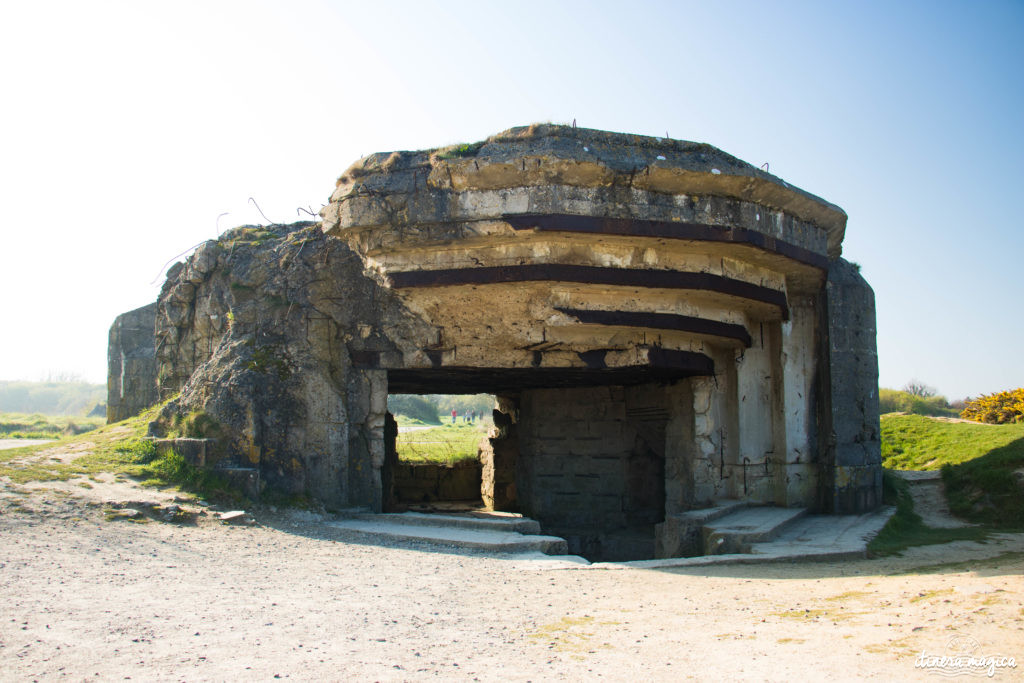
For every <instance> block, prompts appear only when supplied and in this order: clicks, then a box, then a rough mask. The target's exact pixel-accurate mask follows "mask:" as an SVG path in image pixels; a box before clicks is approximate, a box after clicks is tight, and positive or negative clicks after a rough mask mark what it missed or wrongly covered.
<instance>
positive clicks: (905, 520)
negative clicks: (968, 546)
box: [868, 472, 991, 557]
mask: <svg viewBox="0 0 1024 683" xmlns="http://www.w3.org/2000/svg"><path fill="white" fill-rule="evenodd" d="M882 498H883V501H884V502H885V504H886V505H895V506H896V513H895V514H894V515H893V516H892V517H891V518H890V519H889V521H888V523H887V524H886V525H885V527H883V528H882V530H881V531H880V532H878V535H877V536H875V537H874V538H873V539H872V540H871V542H870V543H868V553H869V554H870V555H871V556H872V557H882V556H885V555H894V554H896V553H899V552H901V551H903V550H906V549H907V548H910V547H913V546H919V545H933V544H935V543H949V542H950V541H981V540H984V539H986V538H987V537H988V535H989V533H991V531H990V530H989V529H987V528H985V527H960V528H956V529H933V528H932V527H929V526H926V525H925V524H924V522H923V521H921V517H920V516H919V515H918V514H917V513H916V512H914V501H913V499H912V498H911V496H910V485H909V484H907V482H905V481H903V480H902V479H900V478H899V477H897V476H896V475H894V474H891V473H889V472H885V473H884V474H883V476H882Z"/></svg>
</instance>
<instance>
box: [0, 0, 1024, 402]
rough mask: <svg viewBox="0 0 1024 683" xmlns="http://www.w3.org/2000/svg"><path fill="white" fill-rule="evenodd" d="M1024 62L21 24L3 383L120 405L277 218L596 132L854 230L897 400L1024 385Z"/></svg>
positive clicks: (234, 12)
mask: <svg viewBox="0 0 1024 683" xmlns="http://www.w3.org/2000/svg"><path fill="white" fill-rule="evenodd" d="M1022 38H1024V3H1022V2H1019V1H1018V2H971V3H968V2H959V3H952V2H921V3H898V2H897V3H894V2H878V3H871V2H857V3H853V2H851V3H845V4H841V3H820V2H814V3H812V2H807V3H797V2H772V3H766V2H720V3H690V2H633V3H628V4H627V3H622V2H565V3H559V2H525V3H497V2H482V1H479V0H478V1H477V2H458V3H456V2H433V3H431V2H363V3H341V2H315V1H290V2H280V3H270V2H252V1H249V2H216V1H215V0H206V1H203V2H191V1H187V0H185V1H179V2H174V3H159V4H158V3H149V2H139V1H135V2H125V3H116V2H94V3H79V2H45V1H39V2H33V3H22V4H14V3H5V5H4V8H3V9H2V10H0V59H2V60H3V63H4V65H5V66H4V69H3V70H2V71H0V94H2V100H0V101H2V103H3V106H2V108H0V112H2V114H0V116H2V117H3V126H0V188H2V190H0V192H2V194H0V210H2V221H3V222H2V225H3V228H2V229H3V246H2V247H0V297H2V299H0V300H2V303H3V311H4V316H3V318H4V320H5V321H6V322H5V330H6V332H7V333H6V334H4V335H2V337H0V339H2V342H0V379H18V378H26V379H38V378H40V377H43V376H45V375H46V374H47V373H48V372H54V371H66V372H77V373H80V374H82V375H84V376H85V377H87V378H88V379H90V380H93V381H102V380H103V379H104V377H105V362H106V360H105V353H106V334H107V329H108V327H109V325H110V323H111V322H112V320H113V318H114V317H115V316H116V315H117V314H118V313H120V312H122V311H125V310H128V309H131V308H134V307H137V306H141V305H143V304H146V303H148V302H149V301H152V300H153V299H154V298H155V297H156V294H157V291H158V287H159V281H157V282H156V283H155V284H153V281H154V279H156V278H157V277H158V275H160V273H161V268H162V266H163V265H164V263H165V262H166V261H167V260H168V259H170V258H171V257H173V256H175V255H176V254H178V253H180V252H182V251H184V250H186V249H188V248H189V247H191V246H193V245H194V244H196V243H198V242H200V241H202V240H204V239H208V238H212V237H214V236H215V235H216V233H217V230H218V228H219V229H223V228H225V227H230V226H232V225H237V224H241V223H254V222H260V221H262V218H261V217H260V215H259V214H258V213H256V211H255V210H254V209H253V207H252V206H251V205H250V204H248V202H247V200H248V198H249V197H250V196H253V197H255V198H256V199H257V201H258V202H259V203H260V205H261V206H262V208H263V211H264V212H265V213H266V214H267V215H268V216H269V217H270V218H272V219H273V220H275V221H281V222H284V221H289V220H292V219H296V218H299V216H298V215H297V214H296V207H299V206H312V207H313V208H314V209H316V208H319V206H320V205H321V204H322V203H323V202H324V201H326V198H327V197H328V195H329V194H330V192H331V190H332V189H333V187H334V180H335V178H336V177H337V176H338V175H340V173H341V172H342V171H343V170H344V169H345V168H346V167H347V166H348V165H349V164H350V163H351V162H352V161H354V160H355V159H356V158H358V157H359V156H361V155H364V154H368V153H370V152H374V151H385V150H392V149H420V148H426V147H433V146H438V145H443V144H448V143H452V142H458V141H470V140H476V139H480V138H482V137H485V136H487V135H490V134H492V133H495V132H497V131H499V130H502V129H505V128H508V127H511V126H514V125H523V124H528V123H530V122H533V121H547V120H550V121H554V122H570V121H572V120H573V119H574V118H575V119H576V120H577V122H578V123H579V125H581V126H586V127H590V128H601V129H607V130H616V131H625V132H633V133H641V134H648V135H659V136H660V135H665V134H666V133H668V134H669V135H671V136H672V137H674V138H681V139H687V140H694V141H700V142H707V143H710V144H712V145H715V146H716V147H720V148H721V149H723V150H725V151H727V152H729V153H730V154H733V155H736V156H738V157H740V158H741V159H744V160H746V161H748V162H750V163H752V164H755V165H761V164H763V163H764V162H769V163H770V168H771V171H772V172H773V173H775V174H777V175H779V176H780V177H782V178H784V179H785V180H786V181H787V182H791V183H793V184H796V185H798V186H800V187H802V188H804V189H806V190H808V191H809V192H813V193H815V194H818V195H820V196H822V197H824V198H826V199H828V200H829V201H832V202H835V203H836V204H839V205H840V206H841V207H843V208H844V209H845V210H846V212H847V213H848V214H849V216H850V220H849V227H848V230H847V239H846V243H845V255H846V256H847V258H849V259H851V260H853V261H856V262H858V263H860V264H861V265H862V266H863V271H862V272H863V273H864V275H865V276H866V277H867V278H868V280H869V281H870V282H871V284H872V285H873V286H874V288H875V293H876V297H877V302H878V326H879V337H878V346H879V358H880V369H881V383H882V385H883V386H893V387H898V386H901V385H902V384H904V383H905V382H907V381H908V380H910V379H911V378H918V379H920V380H923V381H925V382H927V383H929V384H932V385H934V386H936V387H937V388H938V389H939V390H940V391H941V392H943V393H945V394H946V395H947V396H949V397H950V398H959V397H962V396H965V395H977V394H979V393H988V392H993V391H998V390H1002V389H1008V388H1013V387H1017V386H1022V385H1024V361H1022V360H1021V348H1020V347H1021V342H1022V340H1024V315H1022V308H1024V306H1022V303H1021V297H1020V291H1021V285H1020V281H1021V278H1020V273H1021V270H1022V269H1021V263H1022V262H1024V248H1022V242H1021V237H1020V233H1021V231H1020V226H1021V219H1020V217H1019V213H1018V200H1019V198H1021V197H1022V196H1024V192H1022V188H1021V185H1022V179H1024V173H1022V171H1021V168H1022V164H1024V136H1022V135H1021V131H1020V127H1021V121H1022V120H1024V116H1022V112H1024V78H1022V69H1024V39H1022ZM224 212H228V213H229V215H228V216H225V217H222V218H221V219H220V222H219V224H218V215H219V214H221V213H224Z"/></svg>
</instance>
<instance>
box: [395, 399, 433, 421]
mask: <svg viewBox="0 0 1024 683" xmlns="http://www.w3.org/2000/svg"><path fill="white" fill-rule="evenodd" d="M388 411H389V412H390V413H391V414H392V415H405V416H406V417H410V418H412V419H414V420H419V421H420V422H423V423H424V424H432V425H436V424H440V420H438V417H437V416H438V412H439V411H438V408H437V404H436V403H434V402H433V401H431V400H430V399H428V398H424V397H423V396H417V395H415V394H392V395H391V396H388Z"/></svg>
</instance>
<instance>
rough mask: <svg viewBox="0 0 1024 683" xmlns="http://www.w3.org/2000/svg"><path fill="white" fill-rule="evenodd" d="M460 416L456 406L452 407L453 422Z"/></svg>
mask: <svg viewBox="0 0 1024 683" xmlns="http://www.w3.org/2000/svg"><path fill="white" fill-rule="evenodd" d="M458 416H459V414H458V413H457V412H455V408H452V424H455V419H456V418H457V417H458Z"/></svg>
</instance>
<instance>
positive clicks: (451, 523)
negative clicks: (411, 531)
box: [355, 512, 540, 534]
mask: <svg viewBox="0 0 1024 683" xmlns="http://www.w3.org/2000/svg"><path fill="white" fill-rule="evenodd" d="M355 519H362V520H369V521H376V522H389V523H392V524H406V525H409V526H443V527H451V528H458V529H477V530H481V531H515V532H518V533H521V534H539V533H540V524H538V523H537V521H536V520H533V519H530V518H529V517H523V516H522V515H516V514H512V513H507V512H493V513H492V512H471V513H464V514H457V515H455V514H442V513H433V512H431V513H426V512H401V513H384V514H369V513H366V514H358V515H355Z"/></svg>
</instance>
